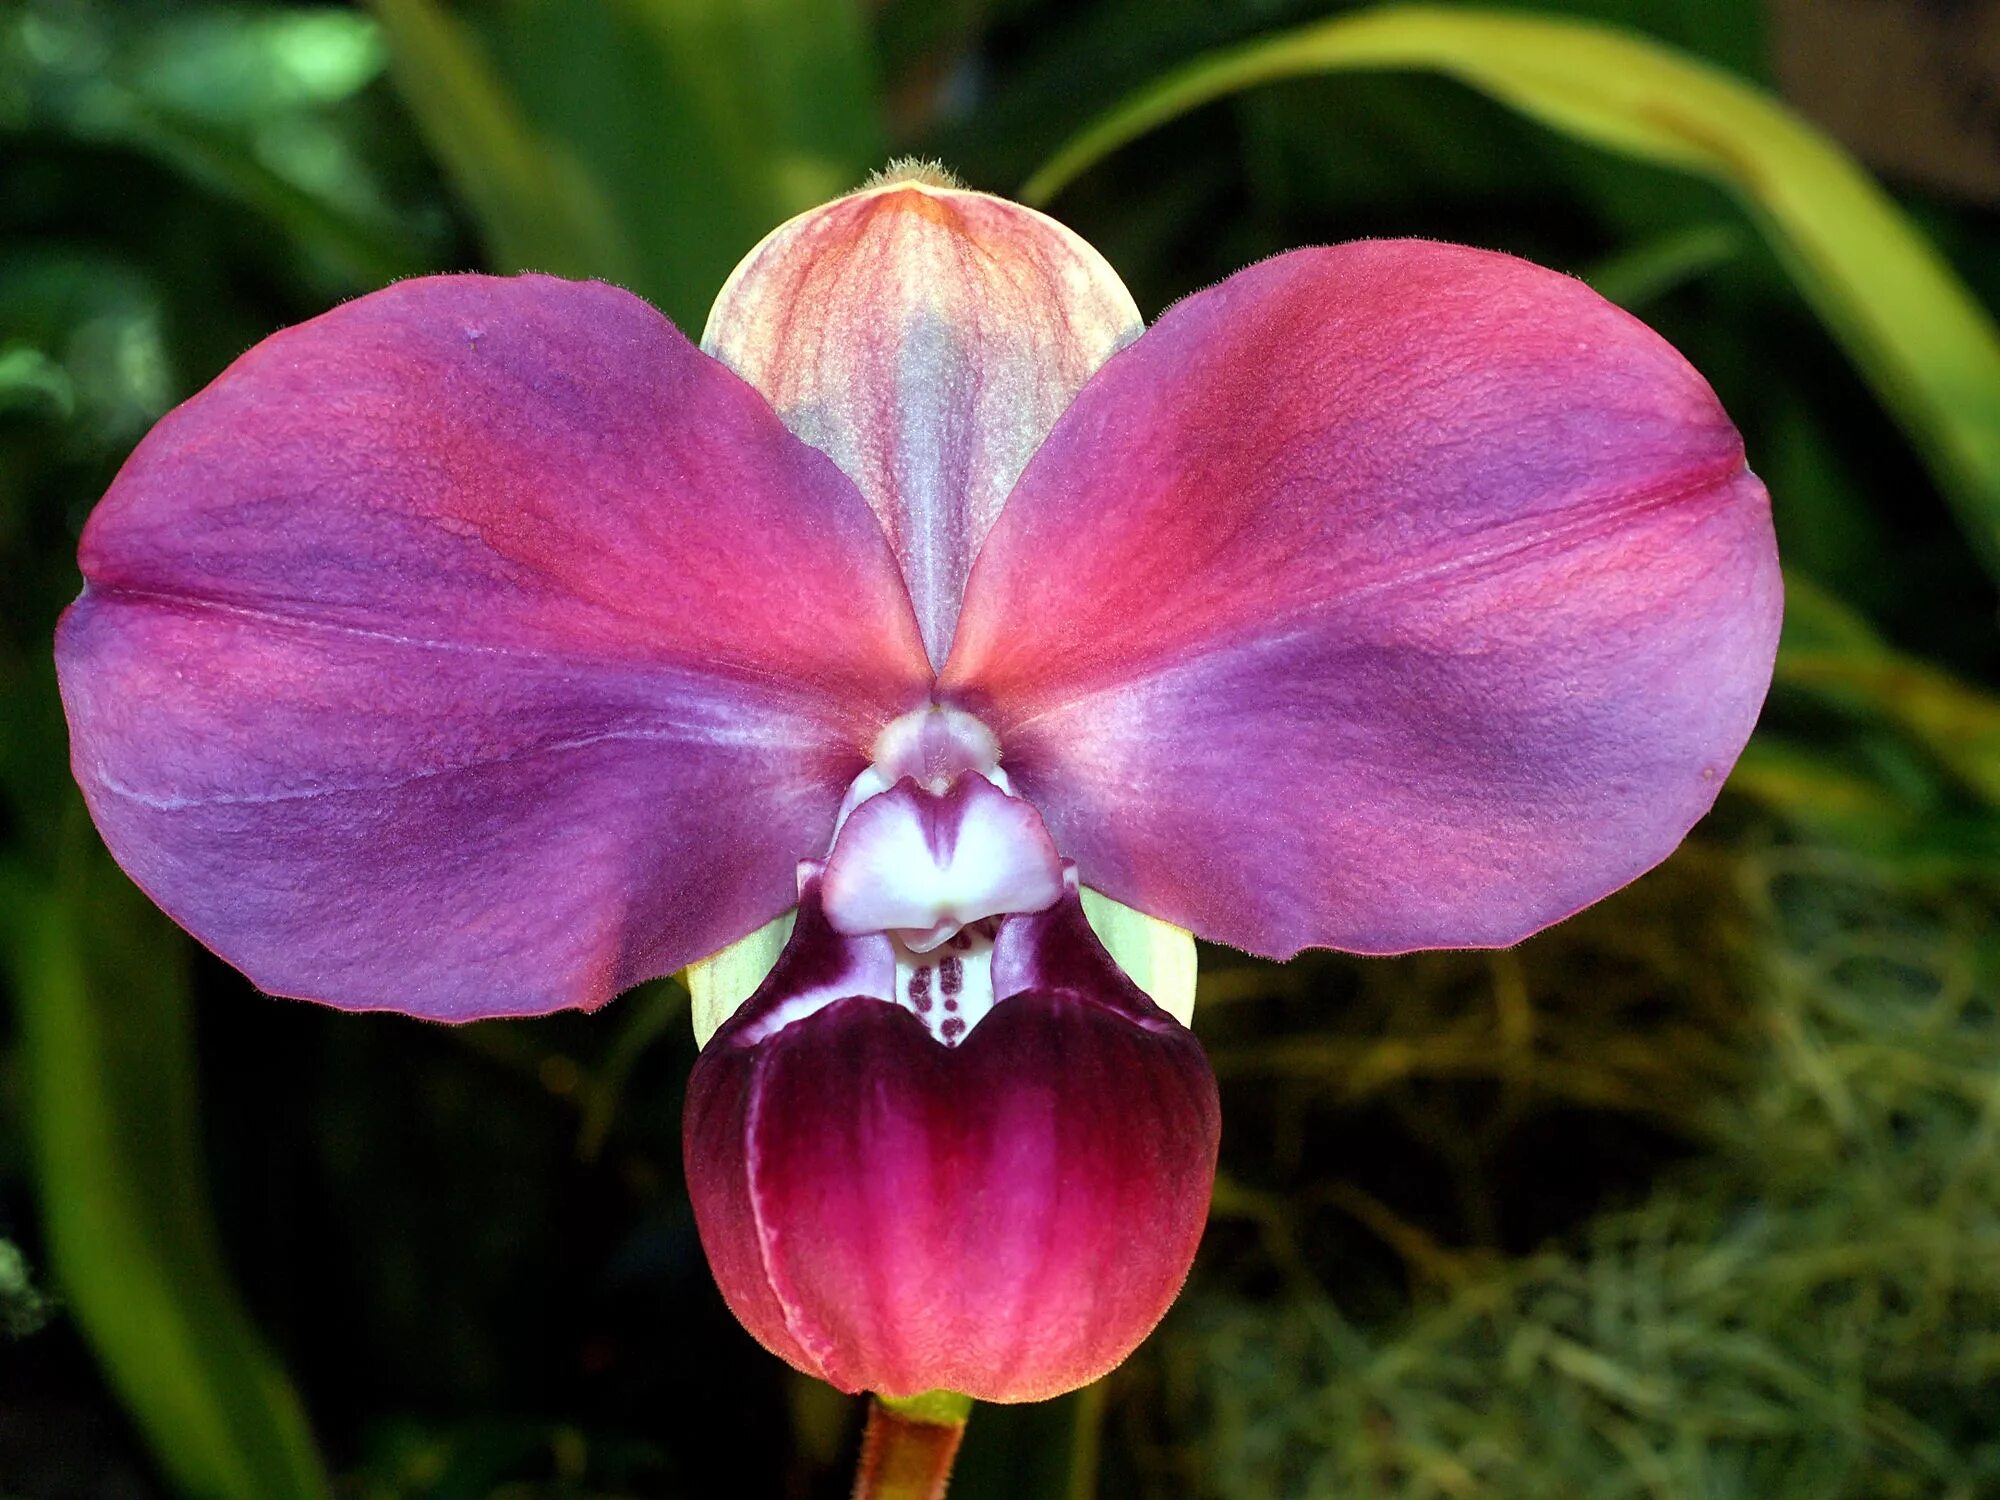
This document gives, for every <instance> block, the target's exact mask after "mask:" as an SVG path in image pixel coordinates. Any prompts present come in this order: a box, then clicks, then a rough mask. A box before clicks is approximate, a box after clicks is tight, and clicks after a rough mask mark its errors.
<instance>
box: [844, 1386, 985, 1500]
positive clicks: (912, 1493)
mask: <svg viewBox="0 0 2000 1500" xmlns="http://www.w3.org/2000/svg"><path fill="white" fill-rule="evenodd" d="M971 1414H972V1398H971V1397H970V1396H960V1395H957V1394H955V1393H954V1392H951V1391H926V1392H924V1394H923V1395H921V1396H906V1397H903V1398H901V1399H897V1398H895V1397H890V1396H871V1397H869V1398H868V1430H867V1432H865V1433H864V1434H863V1435H862V1438H861V1469H860V1472H859V1473H857V1474H856V1475H855V1476H854V1500H944V1492H945V1487H946V1486H947V1485H949V1484H950V1483H951V1461H952V1460H953V1459H954V1458H956V1457H957V1456H958V1441H959V1439H960V1438H962V1437H964V1436H965V1419H966V1418H967V1417H968V1416H970V1415H971Z"/></svg>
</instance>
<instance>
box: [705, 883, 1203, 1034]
mask: <svg viewBox="0 0 2000 1500" xmlns="http://www.w3.org/2000/svg"><path fill="white" fill-rule="evenodd" d="M797 918H798V913H797V912H796V911H788V912H786V913H785V914H784V915H783V916H782V917H778V918H775V919H774V920H772V921H769V922H766V923H765V924H764V925H763V926H762V927H759V928H758V929H757V930H756V931H755V932H753V933H750V934H749V935H748V936H747V937H740V938H738V939H737V940H736V941H735V942H733V943H731V944H730V945H729V946H728V947H727V948H724V949H723V950H722V951H721V952H720V953H712V954H710V955H709V956H708V957H707V958H704V959H702V960H701V961H700V962H699V963H692V964H689V965H688V966H687V970H686V972H685V973H683V974H682V976H681V977H682V978H683V979H684V980H685V981H686V982H687V987H688V999H689V1001H690V1002H691V1003H690V1005H689V1007H688V1009H689V1011H690V1012H691V1013H692V1014H693V1016H694V1043H695V1045H696V1046H697V1047H706V1046H707V1045H708V1039H709V1038H710V1037H712V1036H714V1035H715V1033H716V1031H717V1030H718V1029H719V1028H720V1027H721V1025H722V1023H723V1022H724V1021H726V1020H728V1019H729V1018H730V1016H732V1015H733V1014H735V1011H736V1007H737V1006H739V1005H741V1004H742V1003H743V1002H744V1001H745V1000H748V999H749V998H750V996H751V995H752V994H754V993H755V992H756V989H757V986H758V985H760V984H762V983H763V982H764V976H765V975H767V974H769V973H770V972H771V970H772V968H773V967H775V966H776V964H777V962H778V955H779V954H780V953H783V952H784V951H785V943H786V942H787V941H788V940H789V939H790V938H791V935H792V923H793V922H794V921H795V920H797ZM1188 972H1189V974H1190V975H1192V974H1193V972H1194V969H1193V965H1192V962H1190V965H1189V969H1188ZM1189 990H1190V993H1192V990H1193V980H1192V978H1190V980H1189Z"/></svg>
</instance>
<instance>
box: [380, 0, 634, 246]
mask: <svg viewBox="0 0 2000 1500" xmlns="http://www.w3.org/2000/svg"><path fill="white" fill-rule="evenodd" d="M371 4H372V5H373V7H374V10H375V14H376V15H377V16H378V17H379V18H380V20H381V22H382V27H383V30H384V31H385V32H386V33H387V34H388V37H389V45H390V49H391V55H392V57H393V59H394V61H393V68H394V72H395V75H396V79H397V82H398V83H399V84H400V85H401V88H402V93H403V97H404V99H405V100H406V101H407V102H408V103H409V106H410V112H411V113H412V114H414V115H415V116H416V119H417V124H418V126H419V127H420V128H421V129H422V130H423V132H424V135H425V137H426V138H427V139H428V140H429V141H430V143H431V147H432V149H433V150H435V151H436V152H437V154H438V156H439V158H440V159H441V160H442V161H443V163H444V166H445V170H446V171H447V172H448V173H449V174H450V176H451V178H452V180H453V181H454V182H455V183H456V184H457V187H458V190H459V192H460V193H461V194H462V195H463V196H464V198H465V202H466V205H467V206H468V207H469V208H470V209H471V210H472V212H473V214H474V216H475V217H476V218H477V219H478V221H479V224H480V228H481V229H482V231H483V232H484V235H485V239H486V248H487V252H488V254H489V255H491V257H492V258H493V261H494V262H495V264H496V265H499V266H501V267H503V268H505V269H507V270H536V271H548V272H552V273H554V274H556V275H561V276H595V277H601V278H603V279H604V280H607V281H616V282H621V283H624V282H629V281H630V280H632V278H633V271H634V265H635V262H634V259H633V254H632V249H631V246H630V245H629V244H627V243H626V241H625V239H624V237H623V236H622V234H621V233H620V231H619V229H618V227H617V225H616V223H615V222H614V221H613V219H612V216H611V211H610V208H609V206H608V205H607V204H606V203H605V202H604V199H603V195H602V193H601V192H600V191H599V189H598V188H597V186H596V185H595V184H594V183H592V182H591V181H590V179H589V177H588V176H587V175H586V174H585V173H584V171H583V170H582V168H581V167H580V166H579V165H578V164H577V163H576V162H574V161H572V160H569V159H568V158H566V157H565V156H563V155H562V154H561V153H560V152H559V151H558V150H557V148H556V147H555V146H554V145H553V144H552V143H551V142H549V141H548V140H546V139H544V138H543V137H542V136H541V135H539V134H538V133H537V132H536V131H535V130H534V129H533V128H532V127H531V126H530V125H529V123H528V121H527V119H526V118H525V117H524V116H523V114H522V113H521V110H520V106H519V104H518V103H517V102H516V101H515V100H514V98H513V97H512V96H511V95H510V94H509V93H508V92H507V89H506V87H505V85H504V84H503V83H502V81H501V79H500V77H499V76H498V74H496V72H495V71H494V69H493V66H492V63H491V62H490V61H489V60H488V58H487V57H486V56H485V55H484V53H482V52H481V50H480V48H479V45H478V43H477V42H476V41H475V40H474V39H473V37H472V36H471V35H470V34H469V33H468V32H467V31H466V30H465V29H464V28H463V27H462V26H460V25H459V23H458V22H457V21H456V20H454V19H453V18H452V17H451V16H450V15H448V14H447V13H446V12H445V11H444V10H442V9H441V8H440V7H438V6H437V5H434V4H432V3H431V0H371Z"/></svg>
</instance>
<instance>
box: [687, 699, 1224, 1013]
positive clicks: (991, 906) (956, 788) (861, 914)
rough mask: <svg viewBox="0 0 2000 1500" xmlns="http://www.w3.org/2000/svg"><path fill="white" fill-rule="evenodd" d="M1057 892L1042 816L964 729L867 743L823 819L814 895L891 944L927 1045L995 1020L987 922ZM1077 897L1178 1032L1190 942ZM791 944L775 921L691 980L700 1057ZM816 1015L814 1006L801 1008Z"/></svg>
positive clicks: (893, 732)
mask: <svg viewBox="0 0 2000 1500" xmlns="http://www.w3.org/2000/svg"><path fill="white" fill-rule="evenodd" d="M906 780H907V781H908V782H913V783H914V786H910V785H903V783H905V781H906ZM899 787H900V790H899ZM891 793H895V795H889V794H891ZM1061 892H1062V861H1061V857H1060V856H1059V854H1058V853H1057V851H1056V848H1055V845H1054V843H1053V842H1052V841H1051V840H1050V838H1049V836H1048V831H1047V829H1046V828H1044V827H1043V825H1042V820H1041V815H1040V814H1039V813H1038V812H1036V810H1035V809H1034V807H1033V806H1032V805H1031V804H1029V803H1028V802H1026V801H1025V800H1023V799H1022V798H1020V797H1017V796H1014V795H1013V785H1012V783H1011V782H1010V781H1009V780H1008V777H1007V775H1006V773H1005V772H1004V771H1002V770H1001V768H1000V745H999V741H998V740H997V739H996V738H995V736H994V734H993V732H992V731H991V730H990V729H988V728H987V727H986V726H985V725H984V724H982V723H981V722H980V721H979V720H978V719H977V718H975V717H973V715H971V714H969V713H966V712H964V711H963V710H962V709H955V708H946V707H943V706H941V705H936V704H933V705H930V706H928V707H926V708H922V709H918V710H917V711H915V712H913V713H909V714H905V715H904V716H903V717H901V718H899V719H897V720H895V721H894V722H893V723H891V724H890V725H889V726H888V727H887V728H885V729H884V730H883V731H882V732H881V734H880V735H878V736H877V737H876V740H875V744H874V746H873V754H872V759H871V761H870V764H869V765H868V767H867V769H866V770H864V771H863V772H862V773H861V774H860V775H859V776H858V777H856V778H855V780H854V782H853V784H852V785H851V786H850V787H849V788H848V792H847V796H846V797H845V799H843V801H842V803H841V806H840V811H839V814H838V817H837V818H836V820H835V824H834V837H833V840H832V847H831V849H830V850H829V852H828V855H827V860H826V866H825V877H824V881H823V884H822V887H821V896H822V899H823V900H824V902H825V908H826V914H827V919H828V921H829V922H831V923H832V925H833V926H834V927H835V928H837V929H839V930H840V931H842V932H845V933H849V934H855V935H858V934H862V933H883V934H886V935H887V936H888V938H889V939H890V946H891V947H892V948H893V950H894V955H895V979H894V989H893V998H894V1000H895V1002H896V1003H897V1004H899V1005H902V1006H904V1007H905V1008H906V1009H908V1010H910V1011H912V1012H913V1013H915V1014H916V1016H917V1017H918V1019H920V1020H922V1021H923V1022H924V1023H925V1024H926V1025H927V1026H929V1027H930V1028H931V1032H932V1034H933V1035H934V1036H936V1037H937V1038H938V1040H940V1041H942V1042H945V1043H947V1044H955V1043H957V1042H959V1041H961V1040H963V1039H964V1037H965V1036H966V1035H967V1034H968V1033H970V1031H971V1030H972V1028H973V1027H974V1026H975V1025H976V1024H977V1023H978V1022H979V1020H980V1019H981V1018H983V1017H984V1016H985V1015H986V1014H987V1012H989V1011H990V1010H991V1009H992V1008H993V1004H994V997H993V983H992V977H991V964H992V955H993V937H994V934H995V933H996V932H997V931H998V928H999V924H1000V921H1001V920H1002V919H1003V918H1004V917H1006V916H1007V915H1009V914H1013V913H1019V912H1032V911H1040V910H1043V909H1044V908H1046V907H1047V906H1048V905H1050V903H1052V902H1053V901H1055V900H1056V899H1057V897H1058V896H1060V894H1061ZM1082 895H1083V907H1084V915H1085V916H1086V918H1088V920H1089V922H1090V925H1091V927H1092V928H1093V929H1094V930H1095V931H1096V933H1097V935H1098V937H1099V938H1100V940H1101V941H1103V943H1104V945H1105V947H1106V948H1107V949H1109V950H1110V952H1111V955H1112V958H1113V959H1114V960H1115V961H1116V962H1117V963H1118V964H1119V966H1120V967H1121V968H1122V969H1124V970H1125V972H1126V973H1127V974H1128V975H1130V977H1131V978H1132V979H1133V980H1134V981H1135V982H1136V983H1137V984H1138V985H1139V987H1140V988H1141V989H1143V990H1145V991H1146V993H1147V994H1149V995H1151V996H1152V997H1153V999H1154V1000H1155V1001H1156V1002H1157V1003H1158V1004H1159V1005H1160V1006H1161V1007H1162V1008H1163V1009H1165V1010H1166V1011H1167V1012H1168V1014H1170V1015H1172V1016H1174V1017H1175V1018H1176V1019H1177V1020H1179V1021H1180V1022H1181V1023H1182V1024H1183V1025H1186V1024H1187V1022H1188V1020H1189V1018H1190V1016H1191V1014H1192V1012H1193V1010H1194V981H1195V954H1194V941H1193V939H1192V937H1191V936H1190V935H1189V934H1188V933H1187V932H1185V931H1184V930H1183V929H1181V928H1178V927H1174V926H1171V925H1170V924H1168V923H1165V922H1162V921H1159V920H1158V919H1156V918H1153V917H1149V916H1146V915H1145V914H1144V913H1142V912H1138V911H1135V910H1133V909H1132V908H1130V907H1127V906H1121V905H1120V904H1119V903H1117V902H1115V901H1112V900H1111V899H1110V898H1108V897H1105V896H1102V895H1100V894H1099V893H1098V892H1096V891H1092V890H1087V889H1086V890H1085V891H1084V892H1083V893H1082ZM790 931H791V921H790V918H789V917H788V916H787V917H781V918H779V919H778V920H777V921H774V922H772V923H769V924H767V925H766V926H764V927H761V928H759V929H758V930H757V931H756V932H753V933H750V934H748V935H747V936H746V937H744V938H742V939H740V940H739V941H738V942H736V943H734V944H732V945H730V947H728V948H726V949H724V950H723V951H722V952H720V953H718V954H716V955H714V957H712V958H710V959H708V960H705V961H703V962H702V963H700V964H696V965H693V966H692V967H690V969H689V970H688V975H687V978H688V989H689V994H690V996H691V998H692V1000H693V1010H694V1021H695V1037H696V1040H697V1041H698V1042H700V1043H702V1044H703V1045H706V1043H707V1041H708V1038H709V1037H710V1036H711V1035H713V1034H714V1032H715V1029H716V1028H717V1027H718V1026H720V1025H721V1024H722V1022H723V1021H724V1020H725V1019H726V1018H727V1017H728V1016H729V1015H730V1014H731V1013H732V1012H733V1011H734V1010H735V1009H736V1008H737V1007H738V1006H739V1005H741V1004H742V1002H743V1001H744V999H745V998H747V997H748V996H749V994H750V993H751V992H752V991H753V990H754V989H755V988H756V987H757V985H758V982H759V981H760V980H761V978H762V977H763V976H764V975H765V974H768V973H769V972H770V969H771V966H772V964H774V963H775V962H776V960H777V958H778V954H779V951H780V950H781V949H782V948H783V947H784V945H785V942H786V940H787V938H788V937H789V935H790ZM866 993H880V991H879V990H877V989H875V988H870V989H869V990H867V991H866ZM884 998H890V997H889V996H885V997H884ZM947 1001H949V1002H950V1003H949V1004H947V1003H946V1002H947ZM823 1003H824V999H823V998H822V997H814V1001H813V1002H812V1003H811V1004H810V1005H809V1006H808V1008H809V1009H810V1008H816V1007H817V1005H818V1004H823ZM793 1018H794V1019H795V1017H793Z"/></svg>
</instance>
